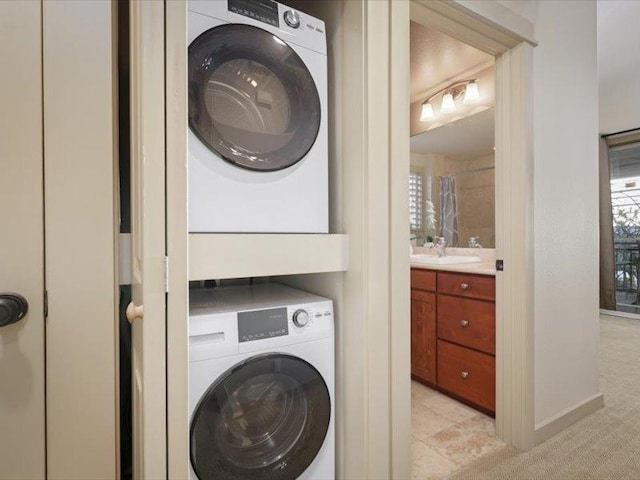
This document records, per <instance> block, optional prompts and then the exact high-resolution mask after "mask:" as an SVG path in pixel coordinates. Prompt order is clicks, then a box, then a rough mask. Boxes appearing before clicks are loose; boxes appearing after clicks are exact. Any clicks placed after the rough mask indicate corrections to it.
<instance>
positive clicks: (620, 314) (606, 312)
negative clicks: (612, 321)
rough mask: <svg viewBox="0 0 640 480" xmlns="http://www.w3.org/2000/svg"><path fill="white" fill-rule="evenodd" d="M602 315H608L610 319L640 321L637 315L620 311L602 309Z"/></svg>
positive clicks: (639, 316)
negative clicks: (620, 318)
mask: <svg viewBox="0 0 640 480" xmlns="http://www.w3.org/2000/svg"><path fill="white" fill-rule="evenodd" d="M600 315H607V316H609V317H622V318H632V319H634V320H640V315H639V314H637V313H631V312H620V311H618V310H604V309H602V308H601V309H600Z"/></svg>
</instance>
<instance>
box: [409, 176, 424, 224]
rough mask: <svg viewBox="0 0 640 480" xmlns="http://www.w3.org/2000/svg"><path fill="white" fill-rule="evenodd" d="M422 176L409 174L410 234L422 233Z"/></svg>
mask: <svg viewBox="0 0 640 480" xmlns="http://www.w3.org/2000/svg"><path fill="white" fill-rule="evenodd" d="M422 194H423V192H422V175H421V174H419V173H417V172H411V173H410V174H409V224H410V226H411V232H412V233H417V232H422V231H423V223H422V221H423V211H422V208H423V207H422V206H423V201H422Z"/></svg>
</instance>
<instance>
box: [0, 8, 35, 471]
mask: <svg viewBox="0 0 640 480" xmlns="http://www.w3.org/2000/svg"><path fill="white" fill-rule="evenodd" d="M40 9H41V5H40V3H39V2H31V1H24V2H0V58H2V75H0V166H1V168H0V232H1V234H0V252H2V253H0V293H8V292H14V293H18V294H20V295H21V296H23V297H24V298H25V299H26V300H27V302H28V312H26V313H24V311H22V313H21V312H20V310H21V305H20V304H21V301H20V300H19V298H18V297H13V296H10V295H0V478H11V479H31V480H37V479H43V478H44V477H45V416H44V407H45V398H44V395H45V388H44V382H45V377H44V354H45V348H44V333H45V324H44V314H43V297H44V277H43V265H44V248H43V212H42V209H43V205H42V202H43V194H42V182H43V167H42V15H41V10H40ZM22 308H24V305H22Z"/></svg>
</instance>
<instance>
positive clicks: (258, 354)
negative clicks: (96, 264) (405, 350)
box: [189, 284, 335, 480]
mask: <svg viewBox="0 0 640 480" xmlns="http://www.w3.org/2000/svg"><path fill="white" fill-rule="evenodd" d="M189 308H190V315H189V409H190V418H191V425H190V456H191V468H192V470H191V480H251V479H256V480H265V479H266V480H285V479H287V480H291V479H295V478H300V479H305V480H331V479H333V478H335V433H334V417H335V415H334V411H335V410H334V408H335V406H334V397H335V394H334V368H335V367H334V366H335V363H334V325H333V303H332V302H331V300H328V299H326V298H322V297H319V296H316V295H312V294H310V293H307V292H303V291H301V290H296V289H293V288H289V287H285V286H284V285H279V284H264V285H258V286H251V287H222V288H216V289H213V290H192V291H191V292H190V307H189Z"/></svg>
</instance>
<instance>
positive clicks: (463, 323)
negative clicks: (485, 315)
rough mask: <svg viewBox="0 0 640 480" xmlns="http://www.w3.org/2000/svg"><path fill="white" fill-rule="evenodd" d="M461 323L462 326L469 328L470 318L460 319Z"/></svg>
mask: <svg viewBox="0 0 640 480" xmlns="http://www.w3.org/2000/svg"><path fill="white" fill-rule="evenodd" d="M460 325H462V328H467V327H468V326H469V320H460Z"/></svg>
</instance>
